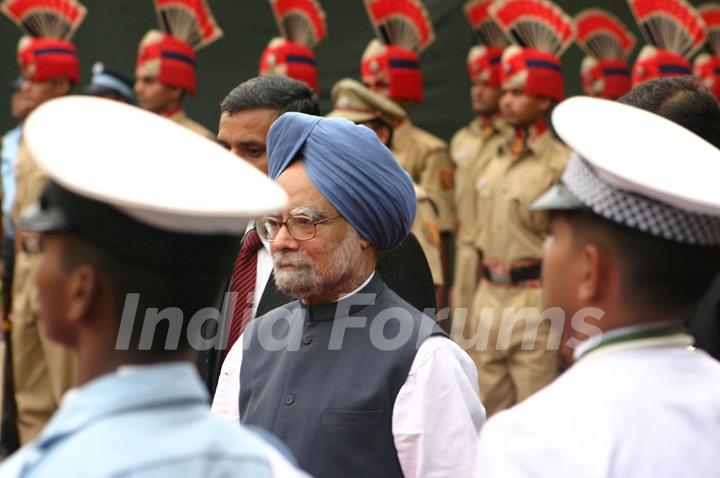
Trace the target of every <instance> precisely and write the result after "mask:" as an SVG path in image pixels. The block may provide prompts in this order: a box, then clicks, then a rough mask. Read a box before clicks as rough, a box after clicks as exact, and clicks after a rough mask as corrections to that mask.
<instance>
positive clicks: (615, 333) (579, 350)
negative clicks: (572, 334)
mask: <svg viewBox="0 0 720 478" xmlns="http://www.w3.org/2000/svg"><path fill="white" fill-rule="evenodd" d="M677 323H678V322H677V321H673V320H667V321H662V322H654V323H652V324H642V325H628V326H626V327H619V328H617V329H612V330H608V331H605V332H602V333H600V334H597V335H593V336H592V337H590V338H589V339H587V340H584V341H583V342H582V343H580V344H579V345H578V346H577V347H575V351H574V352H573V359H574V360H578V359H579V358H580V357H582V356H583V355H585V354H586V353H588V352H589V351H590V350H592V349H594V348H595V347H597V346H598V345H599V344H600V342H603V341H605V340H611V339H615V338H617V337H622V336H623V335H631V334H635V333H637V332H643V331H646V330H652V329H656V328H662V327H668V326H671V325H675V324H677Z"/></svg>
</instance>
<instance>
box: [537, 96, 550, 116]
mask: <svg viewBox="0 0 720 478" xmlns="http://www.w3.org/2000/svg"><path fill="white" fill-rule="evenodd" d="M552 106H553V100H551V99H550V98H540V109H541V110H542V111H543V113H545V114H546V115H547V114H548V113H549V112H550V109H551V108H552Z"/></svg>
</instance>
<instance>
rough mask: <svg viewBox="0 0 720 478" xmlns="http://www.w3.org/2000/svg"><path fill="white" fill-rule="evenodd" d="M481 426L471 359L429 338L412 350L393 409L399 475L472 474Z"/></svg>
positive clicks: (446, 343) (452, 345)
mask: <svg viewBox="0 0 720 478" xmlns="http://www.w3.org/2000/svg"><path fill="white" fill-rule="evenodd" d="M484 422H485V408H484V407H483V406H482V404H481V403H480V398H479V394H478V382H477V370H476V369H475V365H474V364H473V362H472V360H471V359H470V357H468V355H467V354H466V353H465V352H464V351H463V350H462V349H460V347H458V346H457V345H456V344H455V343H454V342H453V341H451V340H449V339H447V338H445V337H430V338H429V339H427V340H426V341H425V342H423V343H422V345H421V346H420V348H419V349H418V352H417V355H416V356H415V360H414V361H413V363H412V366H411V367H410V373H409V374H408V378H407V380H406V382H405V384H404V385H403V386H402V388H401V389H400V392H399V393H398V396H397V398H396V400H395V406H394V410H393V416H392V428H393V437H394V441H395V448H396V449H397V453H398V460H399V461H400V466H401V467H402V471H403V474H404V475H405V476H406V477H407V478H414V477H423V478H433V477H447V476H454V477H466V476H467V477H471V476H474V471H475V466H474V465H475V457H476V451H477V440H478V433H479V431H480V428H481V427H482V425H483V423H484Z"/></svg>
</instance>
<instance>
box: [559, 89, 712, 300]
mask: <svg viewBox="0 0 720 478" xmlns="http://www.w3.org/2000/svg"><path fill="white" fill-rule="evenodd" d="M618 101H619V102H621V103H624V104H627V105H630V106H635V107H637V108H641V109H644V110H647V111H650V112H652V113H655V114H657V115H659V116H662V117H664V118H667V119H669V120H671V121H673V122H675V123H678V124H679V125H681V126H683V127H685V128H686V129H688V130H690V131H692V132H693V133H695V134H697V135H698V136H700V137H702V138H703V139H705V140H706V141H708V142H709V143H711V144H713V145H714V146H716V147H720V105H719V104H718V101H717V100H716V99H715V97H714V96H713V94H712V93H711V92H710V91H708V90H707V89H706V88H704V87H702V86H701V85H700V84H699V83H698V81H697V80H696V79H695V78H693V77H691V76H678V77H672V78H662V79H657V80H651V81H647V82H645V83H642V84H640V85H638V86H637V87H635V88H633V89H632V90H631V91H630V92H629V93H627V94H626V95H624V96H623V97H621V98H620V99H619V100H618ZM680 168H682V163H678V169H680ZM565 216H566V217H567V218H568V220H569V221H570V222H571V224H572V225H573V226H574V227H573V229H574V230H575V231H580V232H581V234H584V233H585V232H586V231H589V232H590V233H591V235H589V236H587V237H589V238H592V237H595V238H597V237H603V238H606V239H607V243H608V247H609V248H610V249H611V250H612V253H613V255H614V257H615V258H616V260H617V261H618V263H619V267H620V270H621V274H622V279H621V280H622V281H623V286H624V292H626V293H627V294H626V299H627V300H628V301H632V302H633V303H634V305H636V306H642V307H644V310H647V311H652V310H656V311H662V310H665V311H676V312H677V313H683V314H689V313H690V312H691V311H692V309H693V308H694V306H695V305H696V304H697V302H699V300H700V299H701V297H702V295H703V294H704V293H705V291H706V290H707V289H708V288H709V287H710V284H711V282H712V281H713V279H714V278H715V276H716V275H717V273H718V271H719V270H720V248H717V247H700V246H691V245H687V244H681V243H671V242H670V241H667V240H664V239H660V238H657V237H655V236H652V235H650V234H647V233H644V232H641V231H638V230H636V229H632V228H629V227H625V226H622V225H619V224H617V223H614V222H611V221H608V220H606V219H604V218H602V217H600V216H598V215H596V214H593V213H592V212H590V211H589V210H584V211H583V210H581V211H577V212H572V213H565ZM585 235H587V234H585Z"/></svg>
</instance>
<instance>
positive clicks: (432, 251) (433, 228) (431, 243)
mask: <svg viewBox="0 0 720 478" xmlns="http://www.w3.org/2000/svg"><path fill="white" fill-rule="evenodd" d="M415 195H416V196H417V212H416V213H415V221H414V222H413V225H412V229H411V231H412V233H413V234H415V237H416V238H417V240H418V242H419V243H420V247H422V250H423V252H424V253H425V258H426V259H427V261H428V265H429V266H430V272H431V273H432V278H433V284H435V285H443V283H444V280H443V269H442V261H441V260H440V226H439V224H438V213H437V206H435V203H434V202H433V201H432V199H430V197H429V196H428V195H427V193H426V192H425V191H424V190H423V189H422V188H421V187H419V186H415Z"/></svg>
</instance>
